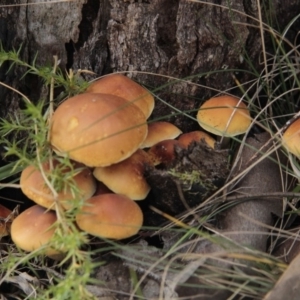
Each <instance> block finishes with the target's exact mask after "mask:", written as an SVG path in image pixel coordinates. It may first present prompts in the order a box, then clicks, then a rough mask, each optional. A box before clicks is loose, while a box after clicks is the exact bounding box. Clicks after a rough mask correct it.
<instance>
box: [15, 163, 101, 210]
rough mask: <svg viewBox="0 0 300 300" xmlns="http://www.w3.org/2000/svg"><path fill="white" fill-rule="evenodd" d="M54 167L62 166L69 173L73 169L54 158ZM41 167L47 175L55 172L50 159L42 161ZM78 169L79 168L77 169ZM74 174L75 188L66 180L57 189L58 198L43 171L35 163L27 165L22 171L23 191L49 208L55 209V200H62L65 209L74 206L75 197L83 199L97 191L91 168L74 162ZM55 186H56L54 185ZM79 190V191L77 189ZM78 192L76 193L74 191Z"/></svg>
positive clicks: (64, 171)
mask: <svg viewBox="0 0 300 300" xmlns="http://www.w3.org/2000/svg"><path fill="white" fill-rule="evenodd" d="M52 163H53V168H62V170H61V172H63V173H68V172H70V171H71V169H70V168H69V167H67V166H62V165H61V163H59V162H58V161H57V160H53V162H52ZM41 168H42V170H43V172H44V174H45V176H49V174H50V173H51V172H52V173H53V172H54V171H53V170H51V168H50V163H49V161H47V162H44V163H42V165H41ZM76 169H77V170H76ZM73 172H74V176H73V178H72V180H73V182H74V184H75V185H76V186H74V189H73V190H72V188H71V186H70V185H68V184H67V183H66V182H63V183H62V185H61V186H60V187H59V190H57V198H55V197H54V195H53V192H52V191H51V189H50V188H49V187H48V186H47V184H46V182H45V180H44V177H43V175H42V172H41V170H40V169H37V168H36V167H35V166H34V165H29V166H27V167H26V168H25V169H24V170H23V171H22V173H21V177H20V186H21V190H22V192H23V193H24V194H25V195H26V196H27V197H28V198H29V199H31V200H32V201H34V202H35V203H36V204H39V205H41V206H43V207H46V208H48V209H55V201H56V200H57V201H60V203H61V205H62V206H63V207H64V208H65V209H70V208H71V207H72V203H71V202H72V201H73V200H74V199H75V197H78V198H80V199H82V200H84V199H88V198H90V197H91V196H92V195H93V194H94V193H95V191H96V181H95V179H94V177H93V174H92V172H91V170H90V169H88V168H87V167H85V166H82V165H79V164H78V163H76V164H75V163H74V170H73ZM54 187H55V186H54ZM76 190H77V191H76ZM74 191H75V192H76V195H75V193H74Z"/></svg>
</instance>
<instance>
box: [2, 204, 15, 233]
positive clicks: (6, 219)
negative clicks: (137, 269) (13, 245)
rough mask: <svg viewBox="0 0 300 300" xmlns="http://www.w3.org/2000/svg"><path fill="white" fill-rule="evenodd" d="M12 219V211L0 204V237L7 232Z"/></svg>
mask: <svg viewBox="0 0 300 300" xmlns="http://www.w3.org/2000/svg"><path fill="white" fill-rule="evenodd" d="M10 216H11V218H10ZM12 220H13V216H12V211H11V210H10V209H8V208H7V207H5V206H4V205H2V204H0V238H1V237H3V236H6V235H8V234H9V231H10V226H11V221H12Z"/></svg>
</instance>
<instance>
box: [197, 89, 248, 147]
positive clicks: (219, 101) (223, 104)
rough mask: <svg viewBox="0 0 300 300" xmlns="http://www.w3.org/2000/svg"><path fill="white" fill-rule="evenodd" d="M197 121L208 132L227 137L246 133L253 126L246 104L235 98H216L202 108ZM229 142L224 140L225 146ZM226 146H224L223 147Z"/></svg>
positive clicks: (226, 96)
mask: <svg viewBox="0 0 300 300" xmlns="http://www.w3.org/2000/svg"><path fill="white" fill-rule="evenodd" d="M197 120H198V122H199V125H200V126H201V127H202V128H203V129H205V130H206V131H208V132H210V133H212V134H215V135H217V136H221V137H222V139H223V138H224V137H225V138H226V137H233V136H236V135H239V134H243V133H245V132H246V131H247V130H248V129H249V127H250V125H251V117H250V112H249V109H248V108H247V106H246V104H245V103H243V102H242V101H240V100H239V99H238V98H236V97H233V96H228V95H224V96H219V97H214V98H211V99H209V100H207V101H206V102H204V104H203V105H202V106H201V107H200V109H199V111H198V114H197ZM227 141H228V140H226V139H224V144H226V142H227ZM221 146H224V145H221Z"/></svg>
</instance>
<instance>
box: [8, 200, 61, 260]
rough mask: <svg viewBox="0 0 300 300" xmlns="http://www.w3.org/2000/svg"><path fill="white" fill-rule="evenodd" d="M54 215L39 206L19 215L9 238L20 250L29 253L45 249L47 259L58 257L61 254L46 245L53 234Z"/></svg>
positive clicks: (13, 223) (14, 221)
mask: <svg viewBox="0 0 300 300" xmlns="http://www.w3.org/2000/svg"><path fill="white" fill-rule="evenodd" d="M56 221H57V217H56V213H55V212H54V211H52V210H47V209H46V208H44V207H41V206H39V205H34V206H31V207H30V208H28V209H26V210H25V211H23V212H22V213H21V214H19V215H18V216H17V217H16V218H15V219H14V220H13V222H12V225H11V238H12V240H13V242H14V243H15V244H16V246H18V247H19V248H20V249H22V250H25V251H28V252H31V251H35V250H37V249H40V248H41V247H45V248H44V250H43V253H44V254H45V255H47V256H49V257H53V258H56V257H59V256H60V255H62V253H61V252H59V251H57V250H55V249H53V248H51V247H50V246H48V245H47V244H48V243H49V241H50V240H51V238H52V237H53V235H54V232H55V225H54V224H55V222H56Z"/></svg>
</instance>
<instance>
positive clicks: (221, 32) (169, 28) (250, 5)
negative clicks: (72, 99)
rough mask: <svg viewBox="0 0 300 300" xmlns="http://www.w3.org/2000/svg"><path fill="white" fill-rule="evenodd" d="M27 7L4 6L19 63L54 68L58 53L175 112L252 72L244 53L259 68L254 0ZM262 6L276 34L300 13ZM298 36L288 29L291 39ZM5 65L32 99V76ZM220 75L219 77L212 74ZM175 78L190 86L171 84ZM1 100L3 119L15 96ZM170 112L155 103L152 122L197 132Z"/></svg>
mask: <svg viewBox="0 0 300 300" xmlns="http://www.w3.org/2000/svg"><path fill="white" fill-rule="evenodd" d="M29 2H30V3H31V4H30V5H29ZM29 2H28V3H27V0H5V1H2V4H3V5H4V6H3V7H1V8H0V40H1V41H2V45H3V47H4V49H6V50H8V49H12V48H15V49H18V48H20V47H21V45H22V51H21V56H22V58H23V59H24V60H25V61H27V62H32V61H33V59H34V57H35V55H36V53H38V57H37V61H36V62H37V64H38V65H45V64H48V65H49V64H52V63H53V55H58V57H59V59H60V60H61V63H60V66H61V68H63V69H65V68H66V69H69V68H73V69H75V70H77V69H85V70H90V71H93V72H95V73H96V74H97V75H103V74H106V73H111V72H118V71H120V72H128V75H129V76H131V77H133V78H134V79H136V80H138V81H139V82H141V83H143V84H145V85H146V86H147V87H149V88H150V89H151V90H153V91H154V92H155V94H157V95H158V96H159V97H162V98H163V99H164V100H165V101H167V102H168V103H169V104H170V105H173V106H175V107H176V108H177V109H180V110H184V111H189V110H193V109H195V108H197V107H198V106H199V104H200V103H201V102H202V101H203V100H204V99H206V98H208V97H210V96H212V95H215V94H216V93H217V92H218V91H226V90H231V91H232V88H233V87H235V86H236V84H235V81H234V80H233V76H232V75H233V74H235V73H233V72H232V71H227V72H225V70H231V69H241V70H249V69H250V64H248V61H247V59H246V53H247V55H248V56H249V59H250V60H251V61H252V63H253V64H254V67H256V68H257V70H258V71H259V69H260V68H261V66H259V63H258V59H257V58H258V55H259V54H260V52H261V37H260V32H259V28H258V25H259V24H258V21H257V20H255V19H257V18H258V7H257V2H256V0H251V1H242V0H231V1H229V2H228V1H227V0H226V1H225V0H223V1H222V0H220V1H217V0H209V1H206V2H201V1H199V2H197V1H188V0H152V1H147V0H139V1H134V0H131V1H128V0H100V1H99V0H76V1H74V2H61V3H52V4H51V3H47V4H45V3H40V1H39V0H33V1H29ZM48 2H50V1H48ZM261 2H262V3H261V6H262V10H263V16H264V18H265V19H267V18H268V21H269V23H270V22H274V23H275V20H277V22H278V26H279V30H280V29H282V28H284V26H285V25H286V24H287V23H288V22H289V21H290V20H291V19H292V18H293V17H294V16H296V15H297V14H298V13H299V12H300V6H299V2H300V1H298V0H289V1H279V0H278V1H272V7H270V6H269V5H270V2H269V1H261ZM13 4H15V6H13ZM26 4H28V5H26ZM5 5H7V6H5ZM270 18H272V19H271V20H270ZM296 25H297V24H296ZM296 32H297V30H296V29H295V30H294V32H293V31H292V30H291V31H290V34H291V37H292V38H293V36H294V35H295V33H296ZM266 35H267V33H266ZM8 67H9V65H8V64H4V65H3V66H2V67H1V68H0V80H1V81H3V82H5V83H7V84H10V85H12V86H13V87H15V88H17V89H19V90H20V91H22V92H24V93H25V94H26V95H28V96H29V97H30V98H31V99H32V100H33V101H36V100H37V99H38V98H39V97H40V96H41V90H40V89H41V83H39V82H38V81H37V80H36V78H34V77H33V76H27V77H26V78H25V80H22V81H20V77H21V75H22V72H24V70H20V69H18V68H15V69H13V70H12V71H11V72H9V73H8V74H7V73H6V72H7V70H8ZM218 70H224V72H216V73H214V72H215V71H218ZM235 75H236V74H235ZM237 76H239V80H242V81H243V80H246V79H249V75H247V73H246V72H239V74H238V75H237ZM89 78H90V77H89ZM176 78H181V79H183V78H188V81H180V82H176V83H175V82H172V81H174V80H175V79H176ZM192 82H193V83H197V84H199V85H197V86H196V85H195V84H192ZM166 83H168V85H167V86H165V87H162V85H163V84H166ZM235 92H236V93H237V94H239V93H240V91H239V90H238V89H236V91H235ZM0 99H1V102H2V103H1V106H2V110H1V117H3V116H5V115H7V114H8V113H9V112H13V111H15V110H16V109H17V108H18V107H19V96H17V95H16V94H15V93H11V92H10V91H8V90H7V89H5V88H3V87H1V86H0ZM172 112H173V110H172V109H170V108H169V107H167V106H166V105H164V104H163V103H162V102H160V101H157V104H156V109H155V111H154V114H153V118H155V117H158V116H169V120H171V121H172V122H174V123H175V124H176V125H178V126H179V127H181V129H183V130H192V129H194V128H195V126H196V124H195V122H193V121H189V120H188V119H187V118H184V117H182V116H176V117H175V116H174V114H172ZM172 115H173V116H172ZM191 115H192V116H194V113H191Z"/></svg>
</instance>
